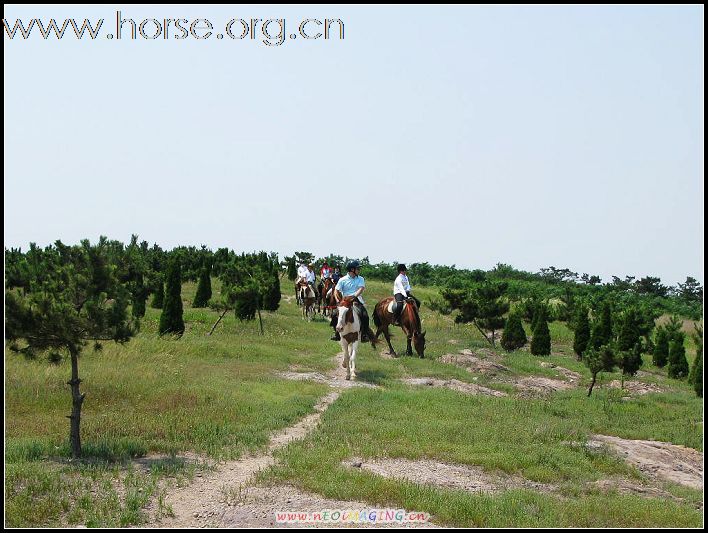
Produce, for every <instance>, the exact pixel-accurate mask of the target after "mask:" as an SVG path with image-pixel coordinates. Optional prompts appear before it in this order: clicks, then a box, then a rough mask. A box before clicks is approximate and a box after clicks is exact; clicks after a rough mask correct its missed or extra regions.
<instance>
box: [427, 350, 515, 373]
mask: <svg viewBox="0 0 708 533" xmlns="http://www.w3.org/2000/svg"><path fill="white" fill-rule="evenodd" d="M480 352H481V351H480ZM492 353H493V352H492ZM480 355H483V354H481V353H478V354H475V353H474V352H472V351H471V350H462V351H461V352H460V353H457V354H454V353H449V354H445V355H443V356H441V357H440V361H441V362H443V363H448V364H452V365H456V366H459V367H462V368H465V369H466V370H468V371H469V372H474V373H476V374H485V375H489V376H495V375H497V374H501V373H504V372H509V369H508V368H507V367H505V366H504V365H502V364H499V363H497V362H495V361H493V360H492V359H491V358H487V357H480Z"/></svg>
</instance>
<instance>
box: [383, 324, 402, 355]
mask: <svg viewBox="0 0 708 533" xmlns="http://www.w3.org/2000/svg"><path fill="white" fill-rule="evenodd" d="M383 334H384V338H385V339H386V342H387V343H388V353H389V355H393V356H397V355H398V354H397V353H396V350H394V349H393V345H392V344H391V333H390V332H389V331H388V324H386V325H385V326H384V327H383Z"/></svg>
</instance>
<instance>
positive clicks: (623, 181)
mask: <svg viewBox="0 0 708 533" xmlns="http://www.w3.org/2000/svg"><path fill="white" fill-rule="evenodd" d="M118 10H120V12H121V17H122V18H123V19H130V20H133V21H135V26H136V27H138V26H139V25H140V24H141V23H142V21H144V20H146V19H156V20H160V21H162V23H161V26H162V28H164V26H165V23H164V19H167V18H170V19H173V20H174V19H186V20H187V21H188V22H187V23H181V25H182V26H183V27H184V26H186V27H187V28H188V29H189V28H190V25H191V24H192V23H194V22H195V21H197V22H196V23H195V24H196V25H195V29H194V34H195V35H198V36H203V35H204V34H205V33H206V32H207V31H209V30H208V28H205V23H203V22H199V21H198V20H197V19H208V20H209V21H210V22H211V24H212V26H213V31H212V35H211V36H210V37H209V38H207V39H197V38H195V37H194V36H193V35H191V34H190V35H189V37H187V38H184V39H177V38H175V35H177V36H179V35H180V33H179V32H178V31H177V30H176V29H175V28H174V26H172V27H170V26H169V25H167V27H168V31H169V30H172V31H173V33H172V34H169V33H168V37H169V38H168V39H164V38H163V37H164V32H163V33H161V34H160V35H159V36H158V37H157V38H156V39H148V38H143V37H140V36H138V38H137V39H135V40H131V39H130V38H129V37H130V23H124V25H123V30H122V36H121V39H120V40H119V39H116V38H115V37H114V38H113V39H110V38H108V33H111V31H113V30H114V29H115V25H116V23H115V19H116V11H118ZM703 13H704V11H703V7H702V6H682V7H675V6H663V7H661V6H644V7H642V6H624V7H615V6H606V7H597V6H589V7H588V6H584V7H583V6H576V7H518V6H515V7H510V6H509V7H475V6H455V7H439V6H435V7H421V6H417V7H399V6H395V7H341V6H298V7H293V6H245V5H238V6H194V5H191V6H162V5H159V6H146V5H139V6H138V5H116V6H112V5H103V6H70V5H62V6H31V5H30V6H27V5H23V6H13V5H5V10H4V16H5V22H6V24H9V25H10V27H13V25H14V24H15V22H16V20H17V19H21V20H22V21H23V23H24V25H25V26H28V25H29V23H30V20H31V19H32V18H38V19H42V21H43V22H44V23H45V24H47V23H49V19H50V18H52V17H54V19H56V20H57V22H58V23H59V25H61V24H62V23H63V21H64V19H68V18H71V17H73V18H74V19H76V20H77V21H78V23H79V25H81V23H82V22H83V19H85V18H88V19H90V20H91V21H92V23H94V25H95V24H96V23H97V22H98V20H99V19H101V18H103V19H104V24H103V26H102V27H101V31H100V33H99V35H98V37H97V38H96V39H95V40H91V39H89V38H88V36H87V35H85V36H84V38H83V39H81V40H80V39H77V38H76V37H75V36H74V34H73V31H72V30H71V29H68V30H67V33H66V34H65V35H64V37H63V38H62V39H57V38H56V37H54V36H52V37H50V38H48V39H46V40H45V39H43V38H42V37H41V36H40V35H39V33H37V32H36V28H34V29H33V31H34V33H33V34H31V35H30V37H29V38H28V39H25V40H23V39H21V38H20V36H19V33H18V34H17V35H16V37H15V38H14V39H10V38H8V34H7V31H5V34H4V47H3V54H4V149H5V157H4V172H5V181H4V192H5V206H4V207H5V237H4V238H5V247H6V248H9V247H18V246H21V247H22V248H23V249H26V248H27V246H28V244H29V243H30V242H36V243H38V244H40V245H42V246H44V245H47V244H49V243H52V242H53V241H55V240H57V239H60V240H62V241H63V242H65V243H67V244H70V243H76V242H78V241H79V240H80V239H83V238H89V239H91V240H92V241H93V240H95V239H97V238H98V236H99V235H106V236H108V237H109V238H112V239H119V240H122V241H124V242H128V241H129V239H130V236H131V234H134V233H135V234H138V235H139V237H140V239H141V240H143V239H144V240H147V241H149V242H150V243H153V242H157V243H159V244H160V245H161V246H163V247H164V248H168V249H169V248H171V247H173V246H178V245H196V246H199V245H201V244H205V245H207V246H209V247H211V248H213V249H216V248H218V247H224V246H226V247H229V248H232V249H234V250H237V251H252V250H267V251H276V252H278V253H280V254H281V256H282V255H284V254H290V253H292V252H293V251H300V250H306V251H311V252H313V253H315V254H317V255H320V256H324V255H328V254H329V253H335V254H341V255H346V256H349V257H360V258H361V257H364V256H368V257H369V258H370V260H371V261H373V262H378V261H387V262H392V261H403V262H408V263H410V262H422V261H428V262H430V263H433V264H447V265H451V264H455V265H457V266H458V267H464V268H482V269H489V268H492V267H493V266H494V265H495V264H497V263H500V262H501V263H507V264H511V265H513V266H515V267H516V268H520V269H523V270H529V271H538V270H539V269H540V268H543V267H547V266H550V265H553V266H556V267H558V268H566V267H567V268H570V269H571V270H573V271H577V272H579V273H583V272H587V273H590V274H597V275H600V276H601V277H602V278H603V280H605V281H609V280H610V278H611V276H612V275H618V276H620V277H624V276H625V275H632V276H637V277H641V276H646V275H653V276H659V277H661V278H662V280H663V281H664V282H665V283H668V284H675V283H677V282H679V281H683V280H685V278H686V276H693V277H695V278H697V279H699V280H700V281H701V282H703V172H704V167H703V142H704V139H703V136H704V134H703V91H704V88H703V61H704V59H703ZM271 18H272V19H283V20H284V27H285V32H284V35H286V36H287V37H286V38H285V39H284V41H283V43H282V44H281V45H274V46H268V45H267V44H265V43H264V42H263V41H264V40H268V39H266V38H265V37H264V35H263V34H262V31H261V30H262V22H257V23H255V24H254V25H253V28H254V31H253V37H254V38H250V35H247V36H246V37H245V38H243V39H231V38H229V37H228V36H226V37H225V38H223V39H219V38H217V37H216V34H217V33H219V32H220V33H221V34H222V35H226V34H225V33H224V28H225V26H226V24H227V23H228V22H229V21H230V20H232V19H236V20H237V22H235V23H234V25H232V26H231V29H232V34H234V35H235V36H236V37H240V36H241V33H242V31H243V29H242V28H243V25H242V24H241V23H240V22H238V20H239V19H243V20H245V21H246V24H247V26H248V25H250V21H251V19H264V20H265V19H271ZM308 19H317V20H318V21H322V22H323V21H325V19H340V20H341V21H342V23H343V27H344V36H343V38H340V35H339V33H338V31H337V30H338V28H339V26H338V25H337V24H335V25H333V26H331V27H332V33H331V34H330V35H329V39H327V40H325V39H324V38H323V36H321V37H320V38H318V39H314V38H313V39H305V38H303V35H302V34H300V33H298V31H299V30H298V28H299V25H300V23H301V22H302V21H306V20H308ZM172 24H174V23H172ZM279 24H280V23H278V22H273V23H270V24H269V25H268V26H267V28H266V29H267V30H268V31H269V32H270V33H269V35H270V36H271V37H276V36H277V34H278V30H279V28H280V27H281V26H279ZM249 27H250V26H249ZM143 30H144V33H145V35H147V36H152V35H156V32H157V26H156V25H155V23H154V22H151V21H148V22H146V24H145V25H144V26H143ZM318 31H319V32H322V31H323V26H318V25H317V22H313V21H310V22H308V23H307V25H306V26H305V29H304V33H305V34H306V35H308V36H310V37H313V36H315V35H316V34H317V32H318ZM292 36H295V38H292ZM269 42H271V43H277V42H278V39H277V38H274V39H272V40H270V41H269Z"/></svg>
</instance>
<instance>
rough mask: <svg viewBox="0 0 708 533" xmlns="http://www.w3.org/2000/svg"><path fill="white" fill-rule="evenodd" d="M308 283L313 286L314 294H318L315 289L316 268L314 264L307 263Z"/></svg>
mask: <svg viewBox="0 0 708 533" xmlns="http://www.w3.org/2000/svg"><path fill="white" fill-rule="evenodd" d="M307 284H308V285H309V286H310V287H312V292H313V293H314V294H317V291H316V290H315V270H314V266H312V265H311V264H310V265H307Z"/></svg>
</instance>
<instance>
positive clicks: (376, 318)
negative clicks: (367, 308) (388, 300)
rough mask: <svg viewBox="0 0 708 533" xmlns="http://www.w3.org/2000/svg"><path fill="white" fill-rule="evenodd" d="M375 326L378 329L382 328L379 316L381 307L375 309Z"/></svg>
mask: <svg viewBox="0 0 708 533" xmlns="http://www.w3.org/2000/svg"><path fill="white" fill-rule="evenodd" d="M374 325H375V326H376V327H377V328H380V327H381V317H380V316H379V306H378V305H377V306H376V307H374Z"/></svg>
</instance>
